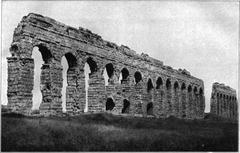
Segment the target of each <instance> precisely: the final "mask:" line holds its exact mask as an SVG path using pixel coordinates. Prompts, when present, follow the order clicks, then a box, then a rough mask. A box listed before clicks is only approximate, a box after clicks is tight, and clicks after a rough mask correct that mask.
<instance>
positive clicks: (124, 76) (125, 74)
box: [121, 68, 129, 84]
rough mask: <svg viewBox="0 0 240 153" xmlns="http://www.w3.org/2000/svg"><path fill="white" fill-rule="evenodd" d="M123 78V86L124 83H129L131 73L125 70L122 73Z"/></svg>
mask: <svg viewBox="0 0 240 153" xmlns="http://www.w3.org/2000/svg"><path fill="white" fill-rule="evenodd" d="M121 76H122V78H121V84H122V83H123V82H126V81H127V79H128V76H129V71H128V70H127V69H126V68H123V69H122V71H121Z"/></svg>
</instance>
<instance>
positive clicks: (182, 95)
mask: <svg viewBox="0 0 240 153" xmlns="http://www.w3.org/2000/svg"><path fill="white" fill-rule="evenodd" d="M181 90H182V93H181V101H182V118H185V117H186V85H185V83H182V86H181Z"/></svg>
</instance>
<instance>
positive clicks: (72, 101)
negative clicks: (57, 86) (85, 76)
mask: <svg viewBox="0 0 240 153" xmlns="http://www.w3.org/2000/svg"><path fill="white" fill-rule="evenodd" d="M64 58H65V59H64ZM64 60H66V61H67V65H68V67H65V66H64V65H62V66H63V71H62V73H63V74H62V76H63V87H62V108H63V111H67V112H75V111H77V110H79V109H80V105H79V103H78V100H77V94H78V93H77V76H78V60H77V58H76V57H75V55H73V54H72V53H71V52H68V53H66V54H64V55H63V56H62V60H61V64H64V63H63V62H64Z"/></svg>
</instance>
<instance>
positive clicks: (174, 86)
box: [173, 81, 180, 116]
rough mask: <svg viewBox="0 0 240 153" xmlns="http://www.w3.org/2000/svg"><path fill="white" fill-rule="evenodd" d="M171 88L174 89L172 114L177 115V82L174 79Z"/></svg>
mask: <svg viewBox="0 0 240 153" xmlns="http://www.w3.org/2000/svg"><path fill="white" fill-rule="evenodd" d="M173 89H174V94H173V99H174V104H173V106H174V111H173V112H174V116H179V95H180V94H179V93H180V92H179V83H178V81H175V82H174V84H173Z"/></svg>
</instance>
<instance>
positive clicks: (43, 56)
mask: <svg viewBox="0 0 240 153" xmlns="http://www.w3.org/2000/svg"><path fill="white" fill-rule="evenodd" d="M32 58H33V59H34V85H33V91H32V93H33V97H32V100H33V106H32V109H39V106H40V104H41V103H42V100H43V97H44V95H43V94H42V91H41V89H40V84H41V86H42V89H46V90H50V83H51V82H50V80H45V79H44V78H45V77H44V78H41V76H43V75H45V73H48V72H49V66H45V65H48V64H49V63H50V62H51V60H52V54H51V52H50V50H48V49H47V47H45V46H43V45H38V46H35V47H34V48H33V51H32Z"/></svg>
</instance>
